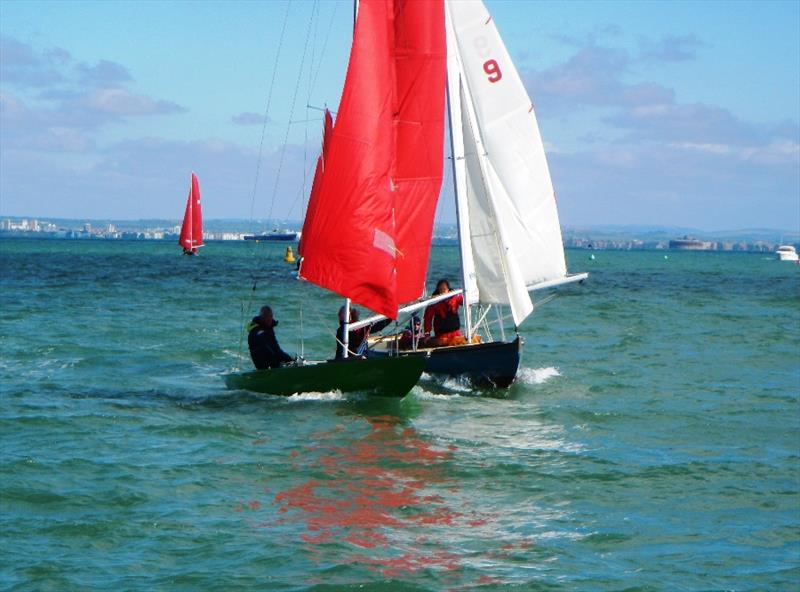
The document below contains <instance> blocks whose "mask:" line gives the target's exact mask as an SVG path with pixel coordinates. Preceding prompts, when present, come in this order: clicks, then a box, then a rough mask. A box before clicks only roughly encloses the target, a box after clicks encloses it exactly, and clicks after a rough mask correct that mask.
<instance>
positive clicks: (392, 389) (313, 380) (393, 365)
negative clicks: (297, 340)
mask: <svg viewBox="0 0 800 592" xmlns="http://www.w3.org/2000/svg"><path fill="white" fill-rule="evenodd" d="M424 369H425V358H424V357H422V356H402V357H394V358H385V359H377V360H363V359H360V358H351V359H349V360H339V361H328V362H319V363H316V364H307V365H304V366H283V367H281V368H273V369H270V370H253V371H252V372H237V373H234V374H226V375H225V377H224V378H225V385H226V386H227V387H228V388H229V389H242V390H247V391H255V392H257V393H267V394H270V395H284V396H288V395H294V394H297V393H313V392H323V393H324V392H327V391H341V392H343V393H345V392H352V391H363V392H368V393H369V394H373V395H378V396H383V397H404V396H405V395H406V394H407V393H408V391H410V390H411V389H412V387H413V386H414V385H415V384H417V381H418V380H419V377H420V375H421V374H422V371H423V370H424Z"/></svg>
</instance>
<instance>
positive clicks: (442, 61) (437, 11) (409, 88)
mask: <svg viewBox="0 0 800 592" xmlns="http://www.w3.org/2000/svg"><path fill="white" fill-rule="evenodd" d="M394 18H395V20H394V29H395V44H394V47H395V68H396V84H397V86H396V95H395V101H396V106H395V113H396V115H395V133H396V153H395V166H394V171H393V172H392V177H393V179H394V185H395V191H394V195H395V200H394V201H395V220H396V228H395V246H396V247H397V251H398V257H397V299H398V301H400V302H409V301H411V300H415V299H417V298H419V297H420V296H422V294H423V293H424V290H425V276H426V275H427V270H428V258H429V255H430V250H431V238H432V233H433V220H434V216H435V214H436V202H437V201H438V199H439V191H440V189H441V186H442V166H443V162H444V115H445V114H444V107H445V84H446V70H447V64H446V62H447V45H446V41H445V22H444V2H443V1H442V0H438V1H430V0H428V1H425V2H420V1H419V0H394Z"/></svg>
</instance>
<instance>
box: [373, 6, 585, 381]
mask: <svg viewBox="0 0 800 592" xmlns="http://www.w3.org/2000/svg"><path fill="white" fill-rule="evenodd" d="M445 13H446V31H447V104H448V117H449V124H450V144H451V151H452V166H453V177H454V180H455V196H456V209H457V218H458V234H459V245H460V255H461V268H462V278H461V279H462V289H461V290H458V291H453V292H451V293H449V294H445V295H443V296H438V297H437V298H433V299H428V300H425V301H423V302H421V303H416V304H413V305H410V306H407V307H405V308H403V309H402V310H401V312H402V313H407V314H410V313H412V312H413V311H414V310H417V309H420V308H422V307H425V306H429V305H431V304H434V303H436V302H438V301H440V300H443V299H446V298H449V297H451V296H453V295H456V294H459V293H460V294H462V297H463V300H464V304H465V307H464V308H465V314H464V320H465V322H464V328H465V331H464V333H465V335H464V337H465V339H466V342H467V343H466V344H465V345H456V346H450V347H433V348H420V349H419V350H418V351H422V352H424V353H425V354H426V355H427V358H426V359H427V363H426V371H427V372H429V373H432V374H444V375H449V376H466V377H467V378H469V379H470V380H471V381H472V382H473V383H474V384H477V385H481V386H490V387H499V388H505V387H508V386H509V385H510V384H511V383H512V382H513V380H514V378H515V376H516V373H517V370H518V368H519V363H520V354H521V348H522V339H521V337H520V336H519V334H518V333H517V328H518V327H519V326H520V325H521V324H522V322H523V321H524V320H525V319H526V318H527V317H528V316H529V315H530V314H531V313H532V312H533V309H534V306H533V301H532V299H531V295H530V294H531V292H534V291H537V290H541V289H545V288H553V287H556V286H559V285H563V284H567V283H571V282H578V281H583V280H584V279H585V278H586V277H587V274H585V273H581V274H574V275H568V274H567V269H566V262H565V257H564V247H563V242H562V237H561V228H560V224H559V219H558V211H557V207H556V198H555V192H554V190H553V184H552V181H551V178H550V172H549V169H548V166H547V159H546V157H545V151H544V146H543V143H542V139H541V135H540V133H539V127H538V124H537V121H536V114H535V112H534V108H533V103H532V102H531V100H530V97H529V96H528V93H527V91H526V90H525V87H524V85H523V83H522V80H521V78H520V76H519V73H518V72H517V70H516V68H515V67H514V64H513V63H512V61H511V58H510V56H509V54H508V51H507V50H506V48H505V45H504V44H503V41H502V39H501V38H500V35H499V33H498V31H497V28H496V26H495V24H494V22H493V21H492V17H491V15H490V14H489V13H488V11H487V10H486V7H485V6H484V4H483V2H482V1H481V0H445ZM492 307H495V308H496V310H498V311H499V307H508V308H510V310H511V318H512V319H513V323H514V333H515V336H514V338H513V339H510V340H506V339H505V335H504V330H503V322H502V320H503V319H502V316H501V315H500V314H499V312H498V317H499V323H498V324H499V326H500V331H501V339H499V340H493V339H491V338H489V339H488V340H487V339H482V340H480V342H479V343H476V342H477V341H478V339H476V338H475V337H474V336H475V334H476V332H477V330H478V329H479V328H480V327H483V329H484V335H486V336H490V335H491V334H490V333H489V328H488V325H487V322H486V319H487V315H488V313H489V311H490V309H491V308H492ZM374 320H375V319H374V318H371V319H365V320H364V321H363V322H362V323H361V324H362V325H367V324H369V323H372V322H374ZM373 345H374V346H375V347H374V348H373V349H372V350H371V355H373V356H375V357H377V356H381V355H387V354H388V353H389V352H392V351H395V350H396V349H397V340H396V339H395V340H392V339H388V340H387V339H385V338H384V339H378V340H373Z"/></svg>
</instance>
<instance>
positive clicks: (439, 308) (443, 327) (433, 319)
mask: <svg viewBox="0 0 800 592" xmlns="http://www.w3.org/2000/svg"><path fill="white" fill-rule="evenodd" d="M449 291H450V283H449V282H448V281H447V280H439V281H438V282H437V283H436V290H435V291H434V292H433V295H434V296H438V295H440V294H446V293H447V292H449ZM463 304H464V297H463V296H462V295H461V294H456V295H455V296H453V297H452V298H448V299H446V300H442V301H441V302H437V303H436V304H431V305H430V306H429V307H428V308H426V309H425V322H424V326H425V336H426V337H430V334H431V328H433V332H434V334H435V337H431V338H430V339H428V340H427V343H426V345H427V346H428V347H436V346H442V345H461V344H464V343H466V340H465V339H464V337H463V336H462V335H461V317H460V316H459V314H458V307H459V306H462V305H463Z"/></svg>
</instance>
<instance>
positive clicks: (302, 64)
mask: <svg viewBox="0 0 800 592" xmlns="http://www.w3.org/2000/svg"><path fill="white" fill-rule="evenodd" d="M313 21H314V11H312V12H311V19H309V21H308V28H307V29H306V42H305V45H304V46H303V57H302V58H301V60H300V69H299V70H298V72H297V82H296V83H295V86H294V96H293V97H292V109H291V112H290V113H289V123H287V124H286V133H285V134H284V136H283V145H282V146H281V155H280V158H279V159H278V170H277V171H276V172H275V184H274V185H273V187H272V200H271V201H270V205H269V216H268V219H270V220H271V219H272V211H273V209H274V207H275V196H276V195H277V194H278V183H279V181H280V178H281V170H282V169H283V161H284V158H285V156H286V143H287V142H288V141H289V130H290V129H291V121H292V119H293V118H294V110H295V107H296V106H297V95H298V92H299V91H300V80H301V79H302V77H303V68H304V67H305V64H306V55H307V54H308V42H309V40H310V39H311V25H312V24H313Z"/></svg>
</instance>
